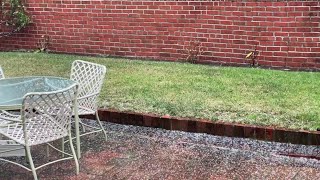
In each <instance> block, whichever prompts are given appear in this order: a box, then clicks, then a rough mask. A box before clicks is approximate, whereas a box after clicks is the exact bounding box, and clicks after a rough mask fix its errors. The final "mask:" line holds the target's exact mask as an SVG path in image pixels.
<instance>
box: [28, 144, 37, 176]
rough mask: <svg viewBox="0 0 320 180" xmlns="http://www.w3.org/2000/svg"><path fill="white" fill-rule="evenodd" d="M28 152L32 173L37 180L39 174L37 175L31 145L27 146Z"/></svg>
mask: <svg viewBox="0 0 320 180" xmlns="http://www.w3.org/2000/svg"><path fill="white" fill-rule="evenodd" d="M26 152H27V154H26V155H27V159H28V160H29V164H30V168H31V171H32V174H33V178H34V179H35V180H38V176H37V173H36V169H35V167H34V164H33V160H32V156H31V152H30V147H29V146H26Z"/></svg>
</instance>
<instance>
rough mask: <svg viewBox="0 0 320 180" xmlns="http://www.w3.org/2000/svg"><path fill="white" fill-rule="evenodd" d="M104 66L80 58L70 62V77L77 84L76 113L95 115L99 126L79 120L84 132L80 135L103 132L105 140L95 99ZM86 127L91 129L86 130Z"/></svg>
mask: <svg viewBox="0 0 320 180" xmlns="http://www.w3.org/2000/svg"><path fill="white" fill-rule="evenodd" d="M106 71H107V70H106V67H105V66H103V65H100V64H96V63H91V62H86V61H82V60H75V61H74V62H73V63H72V67H71V75H70V79H71V80H74V81H75V82H77V83H78V85H79V91H78V92H79V93H78V98H77V101H78V115H90V114H93V115H95V116H96V119H97V122H98V124H99V126H100V127H94V126H91V125H88V124H84V123H83V122H81V121H79V122H80V123H81V125H82V127H83V130H84V133H82V134H81V135H80V136H83V135H87V134H91V133H96V132H103V133H104V136H105V139H106V140H107V134H106V131H105V129H104V128H103V126H102V124H101V121H100V119H99V115H98V111H97V109H98V106H97V100H98V96H99V94H100V91H101V87H102V84H103V82H104V77H105V75H106ZM86 127H88V128H90V129H91V131H89V132H86Z"/></svg>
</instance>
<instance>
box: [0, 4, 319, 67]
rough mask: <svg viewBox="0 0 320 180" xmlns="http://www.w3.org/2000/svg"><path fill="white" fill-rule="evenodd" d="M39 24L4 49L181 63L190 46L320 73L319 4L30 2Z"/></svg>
mask: <svg viewBox="0 0 320 180" xmlns="http://www.w3.org/2000/svg"><path fill="white" fill-rule="evenodd" d="M26 6H27V7H28V11H29V13H30V15H31V16H32V20H33V24H32V25H30V26H29V27H28V28H27V29H25V30H24V31H23V32H22V33H20V34H17V35H15V36H14V37H7V38H1V39H0V49H1V50H13V49H29V50H32V49H35V48H37V47H38V46H37V43H38V41H39V39H41V35H45V34H47V35H48V36H49V37H50V39H51V41H50V46H49V50H50V51H53V52H61V53H79V54H103V55H112V56H127V57H144V58H150V59H160V60H172V61H174V60H182V59H185V58H186V55H185V53H184V50H183V49H185V48H186V47H187V46H188V44H189V42H190V41H194V40H199V41H200V42H201V46H202V47H203V54H202V56H201V57H200V59H199V60H200V61H203V62H212V63H225V64H233V63H236V64H244V63H248V61H246V60H244V57H245V56H246V54H247V53H249V52H250V51H252V50H253V49H255V47H256V48H257V51H258V52H259V56H258V57H257V60H258V61H259V64H261V65H264V66H273V67H288V68H304V69H318V68H320V2H319V1H318V0H313V1H289V2H288V1H282V2H241V1H240V0H239V1H238V2H231V1H226V2H224V1H150V0H149V1H147V0H141V1H139V0H135V1H129V0H113V1H109V0H101V1H100V0H26Z"/></svg>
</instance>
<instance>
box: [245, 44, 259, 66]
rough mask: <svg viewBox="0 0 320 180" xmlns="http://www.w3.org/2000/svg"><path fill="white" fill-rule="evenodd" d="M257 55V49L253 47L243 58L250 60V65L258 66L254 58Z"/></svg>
mask: <svg viewBox="0 0 320 180" xmlns="http://www.w3.org/2000/svg"><path fill="white" fill-rule="evenodd" d="M257 56H258V51H257V47H255V48H254V50H253V51H250V52H249V53H248V54H247V55H246V57H245V59H247V60H251V62H250V65H251V66H252V67H254V66H258V61H257V60H256V58H257Z"/></svg>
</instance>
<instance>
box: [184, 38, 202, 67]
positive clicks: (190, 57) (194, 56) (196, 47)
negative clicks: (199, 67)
mask: <svg viewBox="0 0 320 180" xmlns="http://www.w3.org/2000/svg"><path fill="white" fill-rule="evenodd" d="M184 52H185V53H186V54H187V57H186V59H185V61H187V62H189V63H193V64H194V63H196V62H197V61H198V60H199V56H200V55H201V54H202V53H203V50H202V47H201V42H200V41H198V40H193V41H191V42H190V43H189V46H188V47H186V48H185V49H184Z"/></svg>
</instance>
